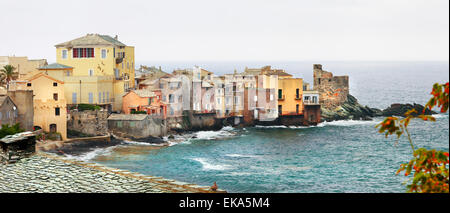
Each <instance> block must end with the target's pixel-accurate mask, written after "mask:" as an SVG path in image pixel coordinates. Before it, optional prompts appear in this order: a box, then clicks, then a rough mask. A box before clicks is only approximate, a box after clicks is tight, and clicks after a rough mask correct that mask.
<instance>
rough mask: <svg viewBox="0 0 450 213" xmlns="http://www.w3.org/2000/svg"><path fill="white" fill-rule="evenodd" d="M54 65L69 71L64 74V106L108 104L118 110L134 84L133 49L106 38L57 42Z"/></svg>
mask: <svg viewBox="0 0 450 213" xmlns="http://www.w3.org/2000/svg"><path fill="white" fill-rule="evenodd" d="M55 47H56V62H57V63H58V64H60V65H65V66H68V67H71V68H73V70H72V72H71V73H69V72H66V73H65V74H66V75H65V76H64V83H65V87H66V94H65V96H66V100H67V104H78V103H86V104H98V105H111V106H112V110H113V111H120V110H121V109H122V97H123V95H124V94H125V93H126V91H128V90H129V89H132V88H134V87H135V85H134V72H135V70H134V67H135V61H134V47H132V46H127V45H125V44H123V43H122V42H120V41H118V40H117V36H116V37H115V38H113V37H111V36H108V35H99V34H87V35H86V36H83V37H80V38H77V39H74V40H71V41H68V42H64V43H60V44H57V45H55Z"/></svg>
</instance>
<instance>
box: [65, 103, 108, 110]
mask: <svg viewBox="0 0 450 213" xmlns="http://www.w3.org/2000/svg"><path fill="white" fill-rule="evenodd" d="M77 106H78V107H77ZM70 109H78V111H84V110H94V111H95V110H100V109H101V107H100V106H97V105H93V104H78V105H75V106H72V107H71V108H70Z"/></svg>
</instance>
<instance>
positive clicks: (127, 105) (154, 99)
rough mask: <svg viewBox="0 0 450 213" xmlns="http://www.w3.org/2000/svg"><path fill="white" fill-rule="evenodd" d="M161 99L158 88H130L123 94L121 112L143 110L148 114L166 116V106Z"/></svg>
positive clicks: (129, 112) (128, 112) (127, 112)
mask: <svg viewBox="0 0 450 213" xmlns="http://www.w3.org/2000/svg"><path fill="white" fill-rule="evenodd" d="M161 99H162V95H161V91H160V90H154V91H151V90H147V89H142V90H131V91H129V92H128V93H127V94H125V95H124V96H123V108H122V113H124V114H131V113H132V112H137V111H145V112H146V113H147V114H148V115H160V116H162V117H163V118H166V113H167V107H166V105H165V104H164V103H163V102H162V101H161Z"/></svg>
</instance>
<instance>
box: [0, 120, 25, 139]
mask: <svg viewBox="0 0 450 213" xmlns="http://www.w3.org/2000/svg"><path fill="white" fill-rule="evenodd" d="M24 131H25V130H23V129H21V128H20V124H19V123H16V124H14V125H12V126H9V124H4V125H2V128H1V129H0V138H4V137H5V136H7V135H14V134H17V133H21V132H24Z"/></svg>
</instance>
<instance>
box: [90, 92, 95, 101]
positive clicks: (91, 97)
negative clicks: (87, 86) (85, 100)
mask: <svg viewBox="0 0 450 213" xmlns="http://www.w3.org/2000/svg"><path fill="white" fill-rule="evenodd" d="M89 103H90V104H93V103H94V94H93V93H92V92H90V93H89Z"/></svg>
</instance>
